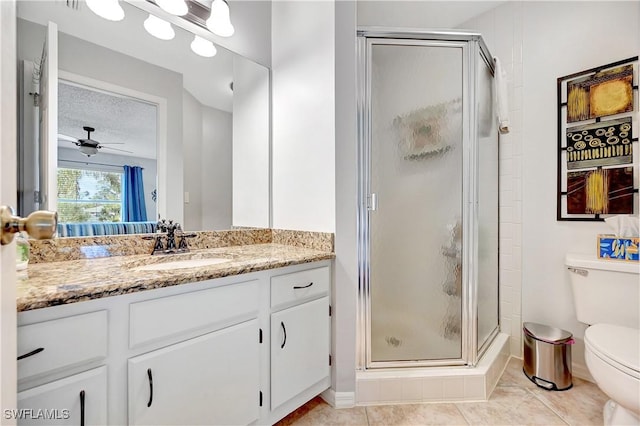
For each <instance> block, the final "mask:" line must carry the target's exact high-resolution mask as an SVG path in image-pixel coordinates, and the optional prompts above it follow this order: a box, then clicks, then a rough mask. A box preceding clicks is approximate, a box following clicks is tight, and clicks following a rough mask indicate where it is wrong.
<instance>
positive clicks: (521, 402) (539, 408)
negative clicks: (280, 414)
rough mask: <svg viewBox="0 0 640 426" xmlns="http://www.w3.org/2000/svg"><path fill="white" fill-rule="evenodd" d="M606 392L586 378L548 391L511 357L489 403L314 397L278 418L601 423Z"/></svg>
mask: <svg viewBox="0 0 640 426" xmlns="http://www.w3.org/2000/svg"><path fill="white" fill-rule="evenodd" d="M607 399H608V398H607V397H606V395H605V394H603V393H602V392H601V391H600V389H598V387H597V386H596V385H595V384H593V383H590V382H587V381H585V380H581V379H578V378H575V377H574V378H573V388H572V389H570V390H568V391H564V392H550V391H546V390H543V389H540V388H539V387H537V386H536V385H534V384H533V383H531V382H530V381H529V380H528V379H527V378H526V377H525V376H524V374H523V373H522V360H520V359H517V358H512V359H511V360H510V361H509V364H508V365H507V368H506V370H505V372H504V374H503V375H502V377H501V378H500V381H499V382H498V386H497V387H496V389H495V390H494V391H493V393H492V394H491V398H490V399H489V401H487V402H461V403H455V404H453V403H452V404H448V403H434V404H407V405H381V406H371V407H355V408H346V409H341V410H336V409H334V408H332V407H331V406H330V405H328V404H327V403H325V402H324V401H323V400H322V399H320V398H319V397H318V398H315V399H313V400H311V401H309V402H308V403H307V404H306V405H304V406H302V407H300V408H299V409H297V410H296V411H294V412H293V413H291V414H289V415H288V416H287V417H285V418H284V419H282V420H281V421H280V422H278V423H277V426H289V425H296V426H301V425H385V426H386V425H580V426H582V425H602V407H603V405H604V403H605V402H606V401H607Z"/></svg>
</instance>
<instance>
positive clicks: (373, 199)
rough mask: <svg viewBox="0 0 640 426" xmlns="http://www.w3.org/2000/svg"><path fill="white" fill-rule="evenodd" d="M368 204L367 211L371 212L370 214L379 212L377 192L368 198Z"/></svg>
mask: <svg viewBox="0 0 640 426" xmlns="http://www.w3.org/2000/svg"><path fill="white" fill-rule="evenodd" d="M367 204H368V205H367V210H369V211H370V212H374V211H376V210H378V194H376V193H375V192H373V193H371V194H369V196H368V197H367Z"/></svg>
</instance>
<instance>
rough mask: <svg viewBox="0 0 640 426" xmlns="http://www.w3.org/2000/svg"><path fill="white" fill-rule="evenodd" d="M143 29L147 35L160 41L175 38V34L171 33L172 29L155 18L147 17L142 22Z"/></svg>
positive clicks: (165, 22) (168, 24)
mask: <svg viewBox="0 0 640 426" xmlns="http://www.w3.org/2000/svg"><path fill="white" fill-rule="evenodd" d="M144 29H145V30H147V32H148V33H149V34H151V35H152V36H154V37H157V38H159V39H160V40H171V39H172V38H174V37H175V36H176V32H175V31H173V27H172V26H171V24H170V23H168V22H167V21H164V20H162V19H160V18H158V17H157V16H153V15H151V14H150V15H149V17H148V18H147V19H146V20H145V21H144Z"/></svg>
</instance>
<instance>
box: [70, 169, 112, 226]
mask: <svg viewBox="0 0 640 426" xmlns="http://www.w3.org/2000/svg"><path fill="white" fill-rule="evenodd" d="M122 176H123V173H122V172H115V173H114V172H103V171H97V170H80V169H64V168H58V220H59V221H60V222H62V223H68V222H120V221H121V218H122V194H123V191H122Z"/></svg>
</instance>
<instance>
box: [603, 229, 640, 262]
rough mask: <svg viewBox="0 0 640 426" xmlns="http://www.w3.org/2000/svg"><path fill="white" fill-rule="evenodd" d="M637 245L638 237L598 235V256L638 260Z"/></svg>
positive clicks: (639, 243) (639, 241)
mask: <svg viewBox="0 0 640 426" xmlns="http://www.w3.org/2000/svg"><path fill="white" fill-rule="evenodd" d="M638 245H640V238H618V237H616V236H615V235H598V257H599V258H600V259H613V260H626V261H630V262H638Z"/></svg>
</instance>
